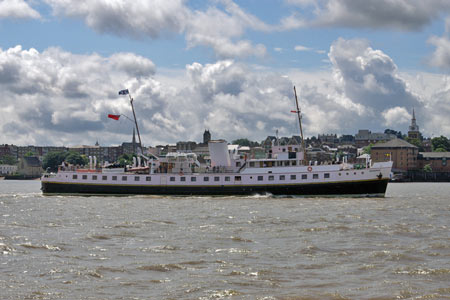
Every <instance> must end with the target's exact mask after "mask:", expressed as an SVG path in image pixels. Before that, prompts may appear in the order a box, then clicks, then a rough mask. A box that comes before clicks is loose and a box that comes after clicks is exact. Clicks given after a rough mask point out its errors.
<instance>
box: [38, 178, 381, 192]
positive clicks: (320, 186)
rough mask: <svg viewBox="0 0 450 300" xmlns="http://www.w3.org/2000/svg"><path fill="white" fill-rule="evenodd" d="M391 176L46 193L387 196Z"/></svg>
mask: <svg viewBox="0 0 450 300" xmlns="http://www.w3.org/2000/svg"><path fill="white" fill-rule="evenodd" d="M387 184H388V179H376V180H366V181H350V182H333V183H314V184H292V185H259V186H243V185H241V186H239V185H236V186H151V185H137V186H132V185H127V186H124V185H100V184H77V183H55V182H46V181H43V182H42V192H43V193H45V194H104V195H108V194H110V195H181V196H190V195H217V196H219V195H254V194H267V193H269V194H272V195H296V196H312V195H364V196H366V195H367V196H370V195H376V196H384V194H385V192H386V187H387Z"/></svg>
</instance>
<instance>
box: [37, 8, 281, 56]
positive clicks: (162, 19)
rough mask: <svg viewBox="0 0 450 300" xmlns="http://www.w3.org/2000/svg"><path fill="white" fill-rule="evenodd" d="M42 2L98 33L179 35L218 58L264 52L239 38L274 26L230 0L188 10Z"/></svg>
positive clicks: (141, 36) (269, 29) (260, 54)
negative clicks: (216, 5) (82, 22)
mask: <svg viewBox="0 0 450 300" xmlns="http://www.w3.org/2000/svg"><path fill="white" fill-rule="evenodd" d="M45 1H46V2H47V4H49V5H50V6H51V7H52V9H53V12H54V14H55V15H58V16H68V17H73V18H80V19H83V20H84V22H85V23H86V24H87V25H88V26H89V27H91V28H93V29H94V30H96V31H98V32H100V33H110V34H114V35H120V36H127V37H135V38H145V37H150V38H152V39H156V38H159V37H160V36H161V35H170V34H184V35H185V38H186V42H187V45H188V47H196V46H206V47H211V48H212V49H213V50H214V51H215V53H216V55H217V57H219V58H234V57H246V56H257V57H262V56H265V55H266V48H265V47H264V45H262V44H256V45H254V44H253V43H252V42H251V41H249V40H245V39H242V37H243V36H244V34H245V31H246V30H247V29H251V30H257V31H263V32H267V31H271V30H275V27H272V26H269V25H267V24H265V23H264V22H262V21H261V20H259V19H258V18H256V17H255V16H253V15H251V14H249V13H247V12H245V11H244V10H242V9H241V8H240V7H239V6H238V5H236V4H235V3H234V2H233V1H231V0H221V1H219V2H218V3H219V4H222V6H223V9H220V8H218V7H214V6H210V7H209V8H207V9H206V10H205V11H200V10H192V9H190V8H189V7H188V6H187V5H186V4H185V2H186V1H184V0H155V1H145V0H136V1H131V2H130V1H126V0H117V1H107V0H76V1H75V0H45Z"/></svg>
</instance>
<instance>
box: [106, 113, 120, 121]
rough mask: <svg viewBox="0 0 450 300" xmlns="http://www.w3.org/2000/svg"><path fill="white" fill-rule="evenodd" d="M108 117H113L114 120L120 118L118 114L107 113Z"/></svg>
mask: <svg viewBox="0 0 450 300" xmlns="http://www.w3.org/2000/svg"><path fill="white" fill-rule="evenodd" d="M108 118H111V119H114V120H116V121H117V120H119V118H120V115H111V114H109V115H108Z"/></svg>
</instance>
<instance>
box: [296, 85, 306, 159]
mask: <svg viewBox="0 0 450 300" xmlns="http://www.w3.org/2000/svg"><path fill="white" fill-rule="evenodd" d="M294 95H295V104H296V106H297V110H296V111H295V113H297V117H298V124H299V127H300V138H301V139H302V148H303V161H307V160H306V147H305V139H304V137H303V129H302V112H301V110H300V106H299V105H298V98H297V90H296V89H295V86H294ZM303 164H304V163H303Z"/></svg>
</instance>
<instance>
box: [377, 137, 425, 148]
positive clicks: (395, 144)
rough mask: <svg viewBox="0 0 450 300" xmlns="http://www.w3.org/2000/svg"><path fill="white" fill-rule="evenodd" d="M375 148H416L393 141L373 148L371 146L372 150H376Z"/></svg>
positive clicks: (401, 141)
mask: <svg viewBox="0 0 450 300" xmlns="http://www.w3.org/2000/svg"><path fill="white" fill-rule="evenodd" d="M377 148H417V147H416V146H414V145H412V144H410V143H408V142H407V141H405V140H402V139H393V140H390V141H387V142H385V143H377V144H375V145H374V146H372V149H377Z"/></svg>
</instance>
